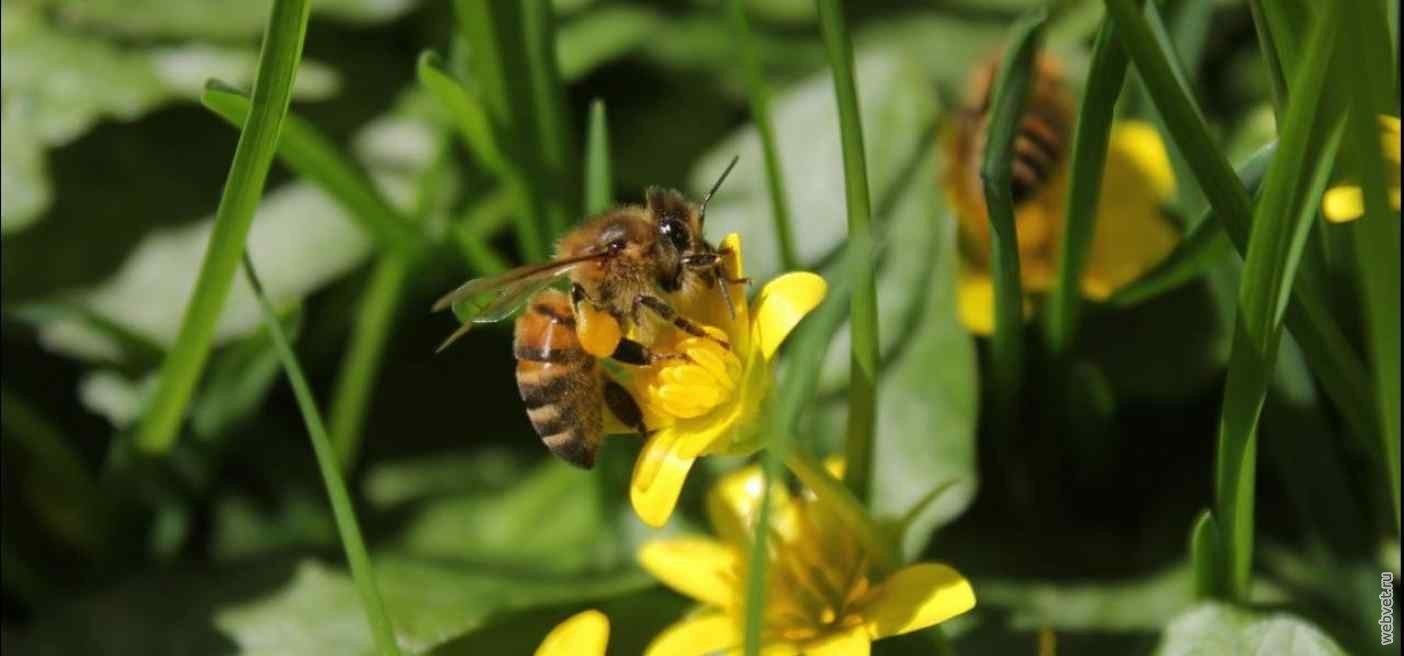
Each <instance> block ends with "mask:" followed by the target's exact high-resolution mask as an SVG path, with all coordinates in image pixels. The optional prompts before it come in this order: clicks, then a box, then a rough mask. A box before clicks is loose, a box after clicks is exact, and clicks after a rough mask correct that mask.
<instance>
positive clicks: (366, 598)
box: [243, 253, 400, 656]
mask: <svg viewBox="0 0 1404 656" xmlns="http://www.w3.org/2000/svg"><path fill="white" fill-rule="evenodd" d="M243 262H244V273H245V275H246V276H248V280H249V286H250V287H252V288H253V290H254V296H256V297H258V303H259V307H261V308H262V309H263V320H264V324H265V325H267V326H268V334H269V335H270V336H272V338H273V346H274V348H276V349H277V351H278V357H279V359H281V360H282V361H283V370H284V371H285V372H286V373H287V375H288V384H290V385H291V386H292V389H293V395H294V396H296V397H297V407H298V410H299V411H301V413H302V420H303V422H304V423H305V424H306V425H307V436H308V438H309V439H310V440H311V441H312V451H313V452H314V453H315V454H316V456H317V468H318V469H320V470H321V472H322V482H323V483H325V484H326V488H327V497H329V498H330V499H331V507H332V516H333V518H334V519H335V520H336V530H337V534H338V535H340V536H341V546H342V548H343V549H345V550H346V561H347V562H348V563H349V564H350V565H351V576H352V578H354V579H355V581H356V590H357V592H358V593H359V594H360V596H361V606H362V608H363V609H364V610H365V612H366V619H367V620H368V621H369V622H370V626H371V634H372V636H374V638H375V644H376V647H377V648H378V649H379V651H380V653H381V654H382V656H398V654H399V653H400V649H399V646H398V645H397V644H396V642H395V629H394V627H393V625H392V624H391V623H390V616H389V615H387V614H386V612H385V603H384V602H383V601H381V598H380V588H379V587H378V586H377V585H376V581H375V569H374V568H373V567H372V565H371V561H370V555H369V554H368V553H366V545H365V542H364V541H363V540H362V538H361V529H360V527H359V526H358V525H357V524H356V510H355V508H354V507H352V505H351V494H350V493H349V492H347V490H346V480H345V479H344V478H342V476H341V467H340V466H339V465H338V464H337V460H336V450H335V449H334V448H333V447H332V443H331V439H330V438H328V437H327V429H326V427H325V426H324V425H323V424H322V417H321V414H320V413H319V412H318V411H317V399H316V397H314V396H313V395H312V387H311V386H310V385H308V384H307V377H306V376H305V375H303V373H302V366H301V365H299V364H298V362H297V354H296V353H293V349H292V344H291V343H289V342H288V336H287V335H286V334H285V333H284V332H283V326H282V324H280V323H279V322H278V314H277V312H275V311H274V310H273V304H272V303H270V302H269V301H268V297H267V296H266V295H265V294H264V293H263V284H262V283H261V282H259V278H258V273H257V271H255V270H254V265H253V261H252V260H250V259H249V257H248V254H247V253H245V254H244V255H243Z"/></svg>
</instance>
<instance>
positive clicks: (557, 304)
mask: <svg viewBox="0 0 1404 656" xmlns="http://www.w3.org/2000/svg"><path fill="white" fill-rule="evenodd" d="M735 165H736V159H732V160H731V163H730V164H729V165H728V166H727V167H726V170H725V171H723V172H722V174H721V176H720V177H719V178H718V179H717V182H716V184H714V185H713V186H712V189H711V191H709V192H707V195H706V197H704V198H703V199H702V203H701V204H700V205H694V204H692V203H691V202H689V201H688V200H687V199H686V198H684V197H683V195H682V194H680V193H678V192H676V191H672V190H665V189H660V188H657V187H651V188H649V189H648V190H647V191H646V192H645V204H644V205H643V206H636V205H627V206H623V207H619V208H615V209H612V210H609V211H607V212H605V213H603V214H601V215H599V216H596V217H594V218H591V219H589V220H587V221H586V222H585V223H583V224H581V225H580V226H579V227H577V228H575V229H573V230H571V231H570V232H568V233H566V234H565V235H564V236H562V237H561V239H560V241H559V242H557V244H556V253H555V258H554V259H553V260H551V261H550V262H546V263H543V264H534V265H527V266H523V267H519V268H516V269H512V270H511V271H507V272H505V273H502V274H499V275H496V276H491V277H487V278H476V279H473V280H470V281H468V282H467V283H465V284H463V285H462V286H461V287H459V288H458V289H455V290H453V291H452V292H449V293H448V294H446V295H445V296H444V297H443V298H440V299H439V300H438V301H437V302H436V303H434V308H433V309H434V311H440V310H443V309H446V308H450V307H453V306H461V309H463V310H466V312H463V314H465V315H466V321H465V322H464V324H463V325H462V326H461V327H460V328H459V329H458V330H457V331H455V332H454V333H453V334H452V335H450V336H449V337H448V339H446V340H444V342H443V343H442V344H441V345H440V346H439V349H438V350H440V351H442V350H443V349H444V348H446V347H447V346H448V345H449V344H451V343H453V342H454V341H455V340H457V339H458V338H459V337H462V336H463V335H464V334H466V333H467V332H468V330H469V329H471V328H472V326H473V325H474V324H478V323H489V322H495V321H500V320H502V319H505V318H507V317H508V316H511V314H512V313H513V312H515V311H516V310H517V309H518V308H521V307H522V306H523V305H525V306H526V309H525V311H524V312H523V313H522V314H521V316H520V317H518V318H517V322H516V326H515V331H514V337H513V355H514V356H515V357H516V359H517V389H518V391H519V392H520V393H521V396H522V401H523V402H524V403H525V404H526V407H527V416H528V418H530V420H531V423H532V427H533V428H535V429H536V432H537V434H538V435H540V436H541V439H542V441H543V442H545V443H546V446H547V448H549V449H550V450H551V451H552V452H553V453H555V454H556V455H557V456H560V457H561V458H563V459H564V460H566V461H567V462H570V463H571V464H574V465H577V466H580V467H584V468H587V469H588V468H590V467H592V466H593V465H594V462H595V454H596V452H597V451H598V450H599V444H600V439H601V437H602V434H603V430H604V419H605V417H604V415H603V412H602V407H601V406H602V405H604V406H607V407H608V408H609V411H610V412H611V413H612V414H613V415H614V417H615V418H616V419H618V420H619V421H620V422H621V423H622V424H623V425H624V426H626V427H628V428H629V429H632V430H636V431H638V432H640V433H644V432H647V427H646V426H644V423H643V414H642V412H641V410H640V409H639V406H638V403H637V402H636V401H635V400H634V398H633V396H632V395H630V393H629V392H628V391H627V390H626V389H625V388H624V386H623V385H620V384H619V383H618V382H616V381H615V380H613V379H612V378H610V377H609V376H608V375H607V374H606V373H605V372H604V371H603V370H602V368H601V366H600V363H599V360H600V359H601V358H610V359H612V360H614V361H616V362H620V363H623V364H626V365H634V366H648V365H651V364H654V363H656V362H659V361H661V360H666V359H672V358H683V357H685V356H683V355H682V354H677V353H659V352H656V351H654V350H652V349H650V348H649V346H648V344H649V343H650V342H651V341H652V339H653V335H654V334H655V333H654V331H655V330H657V328H658V327H659V326H660V325H672V326H673V327H675V328H677V329H678V330H681V331H683V332H686V333H687V334H689V335H693V336H697V337H706V338H708V339H714V340H717V339H718V338H716V337H714V336H711V335H709V334H708V333H707V332H706V331H705V330H703V328H702V327H701V326H699V325H697V324H696V323H694V322H693V321H692V320H690V319H688V318H687V317H684V316H682V315H680V314H678V312H677V311H676V310H674V306H673V303H671V302H670V299H671V300H673V301H686V300H687V299H688V298H690V297H691V296H692V295H696V294H705V293H720V294H721V295H722V296H723V297H724V298H725V299H726V301H727V307H728V308H731V305H730V303H731V294H730V293H728V290H727V285H728V284H733V283H744V282H746V280H745V279H744V278H743V279H737V280H731V279H727V278H726V277H725V275H724V272H723V271H722V270H721V264H722V255H723V253H722V252H720V251H718V250H717V249H716V248H715V247H714V246H712V245H711V244H710V243H708V242H707V241H706V240H705V239H704V238H703V236H702V229H703V225H704V223H705V221H706V216H707V202H708V201H709V200H711V198H712V194H714V193H716V191H717V189H718V188H719V187H721V184H722V181H724V180H725V179H726V176H727V174H729V173H730V172H731V169H732V167H734V166H735ZM563 278H564V279H567V280H569V282H570V292H569V294H567V293H566V292H563V291H561V290H558V289H553V288H551V286H552V284H553V283H555V282H556V281H558V280H561V279H563ZM734 311H735V310H734V309H732V312H733V313H734ZM629 335H632V337H631V336H629ZM718 341H720V340H718ZM722 345H723V346H726V347H728V348H729V345H727V344H725V343H724V342H723V343H722ZM602 400H603V404H602V403H601V401H602Z"/></svg>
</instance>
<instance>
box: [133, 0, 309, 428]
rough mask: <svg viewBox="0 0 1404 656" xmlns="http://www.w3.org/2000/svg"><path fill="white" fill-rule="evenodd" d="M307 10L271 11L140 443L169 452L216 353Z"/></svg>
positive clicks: (303, 2)
mask: <svg viewBox="0 0 1404 656" xmlns="http://www.w3.org/2000/svg"><path fill="white" fill-rule="evenodd" d="M308 9H309V3H308V0H275V1H274V2H273V8H272V10H271V11H270V12H269V16H268V27H267V29H266V31H265V34H264V39H263V48H262V50H261V51H260V52H259V57H258V72H257V74H256V76H255V78H254V86H253V101H252V105H251V107H250V111H249V119H248V121H246V122H245V123H244V127H243V130H241V131H240V132H239V144H238V146H236V147H235V149H234V161H233V163H232V164H231V165H230V167H229V177H228V178H227V179H226V180H225V184H224V193H223V195H221V196H220V199H219V208H218V209H217V210H216V211H215V222H214V231H213V233H212V234H211V235H210V243H209V246H208V247H207V249H206V251H205V258H204V262H203V263H202V264H201V266H200V274H199V277H198V278H196V280H195V289H194V292H193V293H192V294H191V297H190V305H188V306H187V307H186V309H185V315H184V318H183V319H182V320H181V325H180V333H179V335H177V337H176V340H175V344H174V345H173V346H172V347H171V350H170V353H169V355H167V356H166V359H165V361H164V362H163V363H162V365H161V372H160V375H159V377H158V379H157V383H156V391H155V393H154V394H153V396H152V400H151V404H150V405H149V406H148V408H147V411H146V412H145V413H144V414H143V415H142V418H141V421H140V423H139V425H138V426H137V430H136V440H135V441H136V445H137V447H138V448H139V449H140V450H142V451H144V452H147V453H163V452H165V451H166V450H167V449H168V448H170V445H171V443H173V442H174V441H175V439H176V435H177V432H178V431H179V429H180V423H181V419H182V418H183V417H184V416H185V408H186V406H187V405H188V404H189V403H190V396H191V394H192V393H193V392H194V390H195V384H196V382H198V381H199V379H200V372H201V371H202V370H203V369H204V366H205V361H206V360H207V359H208V358H209V354H210V341H211V340H212V339H213V338H214V332H215V326H216V324H217V323H218V322H219V315H220V311H221V310H223V309H224V301H225V300H226V299H228V298H229V291H230V289H231V288H232V287H233V286H234V274H235V272H236V271H237V270H238V268H239V258H240V257H241V256H242V254H243V252H244V241H245V240H246V239H247V238H248V234H249V227H250V225H252V223H253V216H254V210H255V209H256V208H257V207H258V201H259V198H260V197H261V196H262V195H263V184H264V181H265V180H267V178H268V168H269V166H270V165H271V164H272V163H273V154H274V152H275V151H276V149H277V145H278V135H279V134H280V132H281V131H282V126H283V118H284V117H285V116H286V115H287V112H288V103H289V101H290V99H291V96H292V94H291V91H292V82H293V78H294V77H295V76H296V74H297V65H298V62H299V61H300V60H301V59H302V43H303V39H304V37H305V35H306V33H307V16H308Z"/></svg>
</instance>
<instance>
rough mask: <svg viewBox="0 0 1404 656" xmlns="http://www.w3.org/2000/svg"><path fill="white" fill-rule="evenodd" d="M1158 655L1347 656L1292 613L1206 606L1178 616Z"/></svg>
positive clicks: (1219, 605) (1215, 604)
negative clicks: (1268, 612)
mask: <svg viewBox="0 0 1404 656" xmlns="http://www.w3.org/2000/svg"><path fill="white" fill-rule="evenodd" d="M1155 653H1156V656H1218V655H1219V654H1273V656H1345V653H1346V652H1345V651H1344V650H1342V649H1341V648H1340V647H1339V646H1337V645H1336V643H1335V642H1333V641H1332V640H1331V638H1330V637H1328V636H1327V635H1326V634H1325V633H1323V632H1322V631H1321V629H1319V628H1317V627H1316V626H1315V625H1312V624H1310V623H1308V622H1307V621H1305V620H1302V619H1300V618H1297V617H1294V616H1292V615H1288V614H1286V613H1273V614H1270V615H1264V614H1259V613H1253V612H1250V611H1246V610H1240V609H1237V608H1234V607H1232V606H1228V605H1226V604H1219V603H1212V602H1211V603H1206V604H1202V605H1200V606H1197V607H1195V608H1193V609H1191V610H1189V611H1187V612H1185V613H1182V614H1180V615H1179V616H1178V617H1176V618H1175V619H1174V620H1173V621H1172V622H1170V625H1169V626H1168V627H1166V629H1165V635H1164V637H1163V638H1162V639H1161V642H1160V646H1159V647H1158V648H1157V649H1156V652H1155Z"/></svg>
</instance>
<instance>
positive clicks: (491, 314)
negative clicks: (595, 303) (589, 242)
mask: <svg viewBox="0 0 1404 656" xmlns="http://www.w3.org/2000/svg"><path fill="white" fill-rule="evenodd" d="M601 257H604V255H603V254H590V255H582V256H580V257H575V258H570V259H564V260H556V261H553V262H547V263H545V264H536V265H528V266H524V267H519V268H516V269H512V270H511V271H507V272H504V273H501V274H498V275H496V276H489V277H487V278H474V279H473V280H469V281H468V282H466V283H464V284H463V285H462V286H461V287H459V288H458V289H455V290H453V291H451V292H449V293H447V294H445V295H444V296H443V297H442V298H440V299H439V300H438V301H436V302H435V303H434V311H435V312H438V311H440V310H444V309H447V308H453V312H454V314H455V315H457V316H458V318H459V320H461V321H462V322H463V325H462V326H459V327H458V330H455V331H454V332H453V334H452V335H449V337H448V339H446V340H444V341H443V343H441V344H440V345H439V348H438V349H437V350H438V351H442V350H444V349H445V348H447V347H448V345H449V344H452V343H453V342H454V341H455V340H457V339H458V338H460V337H462V336H463V335H465V334H467V333H468V331H469V330H471V329H472V327H473V325H474V324H479V323H493V322H496V321H501V320H503V319H505V318H507V317H509V316H511V315H512V313H513V312H516V311H517V309H518V308H520V307H521V306H522V305H523V304H524V303H526V302H527V299H530V298H531V297H532V296H533V295H535V294H536V292H539V291H541V290H542V289H545V288H546V287H548V286H550V285H551V283H552V282H555V280H556V279H557V278H559V277H561V276H563V275H565V274H567V273H569V272H570V270H571V269H574V268H575V267H577V266H579V265H581V264H583V263H585V262H590V261H593V260H598V259H600V258H601Z"/></svg>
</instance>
